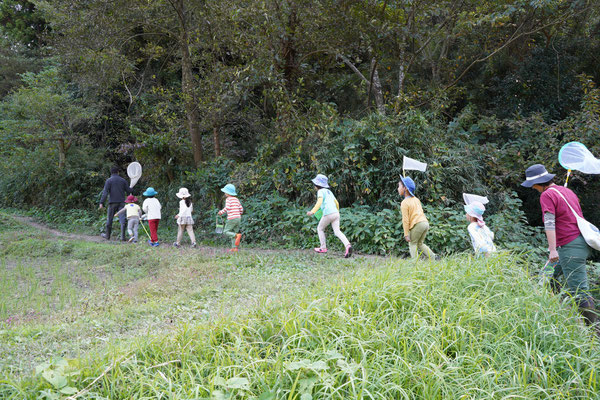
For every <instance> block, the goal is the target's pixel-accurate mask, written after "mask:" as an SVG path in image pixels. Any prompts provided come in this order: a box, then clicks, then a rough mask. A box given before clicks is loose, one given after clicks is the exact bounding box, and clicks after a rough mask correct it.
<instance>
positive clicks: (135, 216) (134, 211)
mask: <svg viewBox="0 0 600 400" xmlns="http://www.w3.org/2000/svg"><path fill="white" fill-rule="evenodd" d="M137 201H138V199H137V197H135V196H134V195H132V194H130V195H129V196H127V199H125V203H127V204H126V205H125V207H123V208H122V209H121V211H119V212H118V213H116V214H115V216H117V215H119V216H120V215H121V214H123V213H127V214H126V215H127V233H129V241H130V242H132V241H133V243H137V242H138V228H139V227H140V217H141V216H142V209H141V208H140V206H138V205H137V204H135V203H137Z"/></svg>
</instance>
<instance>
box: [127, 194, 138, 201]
mask: <svg viewBox="0 0 600 400" xmlns="http://www.w3.org/2000/svg"><path fill="white" fill-rule="evenodd" d="M137 201H138V198H137V197H135V196H134V195H132V194H130V195H129V196H127V198H126V199H125V203H137Z"/></svg>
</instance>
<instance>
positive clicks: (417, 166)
mask: <svg viewBox="0 0 600 400" xmlns="http://www.w3.org/2000/svg"><path fill="white" fill-rule="evenodd" d="M402 169H404V170H407V169H408V170H416V171H422V172H425V170H426V169H427V163H424V162H421V161H417V160H415V159H412V158H409V157H406V156H404V160H403V161H402Z"/></svg>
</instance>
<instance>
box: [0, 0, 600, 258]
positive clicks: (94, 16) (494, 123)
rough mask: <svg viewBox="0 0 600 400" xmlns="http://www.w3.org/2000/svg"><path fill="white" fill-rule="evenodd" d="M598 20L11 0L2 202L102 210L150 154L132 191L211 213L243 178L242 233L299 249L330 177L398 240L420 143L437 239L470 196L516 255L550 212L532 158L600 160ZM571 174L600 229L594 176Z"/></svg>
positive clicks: (335, 6)
mask: <svg viewBox="0 0 600 400" xmlns="http://www.w3.org/2000/svg"><path fill="white" fill-rule="evenodd" d="M417 4H419V6H417ZM598 11H599V5H598V3H597V2H593V1H583V0H582V1H573V2H562V1H557V0H548V1H525V0H520V1H511V2H507V1H483V2H482V1H463V2H460V3H459V4H457V3H456V2H453V1H435V2H424V3H423V2H421V3H417V2H413V1H397V2H387V1H374V2H363V1H357V0H348V1H344V2H341V3H339V2H332V1H329V0H320V1H307V0H285V1H278V0H268V1H261V2H258V1H245V0H244V1H239V0H226V1H222V2H200V1H196V0H172V1H154V2H149V3H148V2H146V3H144V2H129V1H124V0H120V1H114V2H110V3H106V2H105V1H99V0H92V1H74V2H63V1H58V0H44V1H42V0H35V1H17V0H11V1H9V2H5V3H3V5H2V6H1V7H0V22H1V24H2V25H1V26H0V44H2V46H1V51H0V57H2V60H5V61H6V62H2V63H1V66H0V96H1V98H0V115H1V117H0V133H1V136H0V153H1V155H2V159H1V161H0V165H1V167H2V170H3V171H5V173H3V174H2V176H0V203H1V204H2V205H4V206H11V207H21V208H27V207H31V206H35V207H42V208H44V207H53V208H55V209H71V210H72V209H78V208H79V209H87V210H91V209H92V207H95V203H96V202H97V199H98V194H99V191H100V190H101V188H102V182H103V180H104V179H105V177H107V175H108V169H109V167H110V165H112V164H118V165H120V166H122V167H124V166H125V165H126V164H127V163H128V162H130V161H132V160H138V161H140V162H141V163H142V164H143V166H144V176H143V178H142V180H141V181H140V183H139V184H138V185H139V187H138V190H140V189H142V186H143V185H148V186H149V185H151V186H154V187H155V188H157V189H158V191H159V192H160V195H159V198H160V200H161V201H162V202H163V203H164V204H165V205H166V208H165V210H166V215H168V216H171V215H172V214H174V213H175V212H176V202H177V199H176V198H175V197H174V196H173V195H174V193H175V192H176V191H177V189H178V187H179V186H181V185H185V186H187V187H188V188H189V189H190V190H191V192H192V194H193V195H194V201H195V202H196V208H195V210H196V213H197V214H198V218H197V219H198V220H199V221H201V224H202V226H208V225H210V224H212V223H214V221H213V219H214V214H213V212H214V210H215V209H216V208H217V207H219V206H220V205H221V203H222V198H221V193H220V192H219V187H221V186H222V185H223V184H224V183H226V182H229V181H231V182H233V183H235V184H236V185H237V186H238V188H239V191H240V193H241V198H242V201H243V202H244V203H245V204H247V208H248V210H249V213H248V215H247V216H248V218H247V221H246V223H245V230H246V231H247V233H248V239H250V240H259V239H260V240H264V239H268V240H272V241H276V242H280V243H282V244H288V245H306V244H308V243H312V242H313V241H314V235H313V234H312V230H313V228H314V227H312V225H311V224H309V221H310V219H308V218H307V217H305V216H303V210H306V209H307V208H308V207H309V206H310V205H311V203H312V202H313V201H314V191H313V188H312V187H311V185H310V178H312V177H313V176H314V175H315V174H316V173H324V174H327V175H328V176H329V177H330V179H331V182H332V183H333V190H334V192H335V193H336V195H337V196H338V198H339V199H340V202H341V204H342V206H343V207H344V211H343V223H344V226H346V230H347V232H348V234H349V235H350V236H351V237H352V238H353V240H355V241H357V242H360V243H361V244H360V246H361V247H362V250H365V251H369V252H377V253H387V252H390V251H393V250H392V249H394V248H397V245H398V244H399V243H398V241H399V240H400V238H401V235H399V230H398V229H399V228H398V226H397V225H398V202H399V200H400V199H399V198H398V195H397V192H396V185H397V181H398V177H399V175H400V174H401V173H402V168H401V160H402V157H403V155H409V156H411V157H413V158H417V159H419V160H422V161H425V162H428V163H429V168H428V170H427V172H425V173H420V172H416V173H414V174H411V175H412V176H413V177H414V178H415V180H416V182H417V185H418V196H419V197H420V198H421V199H422V200H423V202H424V204H426V205H427V210H428V216H429V218H430V219H431V220H432V221H434V224H432V225H434V228H433V229H432V232H431V239H430V240H431V241H432V242H433V243H434V247H435V248H437V249H438V251H440V252H451V251H460V250H462V249H464V248H465V247H466V246H467V244H466V241H465V239H464V238H463V235H461V234H458V233H457V231H456V228H457V227H459V226H460V227H461V229H464V227H463V226H462V225H463V224H462V217H461V216H460V215H461V209H462V206H461V194H462V192H471V193H477V194H482V195H488V196H489V197H490V199H491V203H490V205H489V211H488V215H489V216H490V220H491V221H493V224H492V225H495V226H493V228H495V229H496V230H497V233H498V238H499V240H500V242H501V243H502V244H503V245H504V246H509V247H511V246H515V245H518V246H520V247H529V246H530V245H531V244H535V243H536V240H537V239H536V238H535V237H534V236H535V235H533V232H536V230H532V229H531V228H529V227H527V225H528V224H531V225H539V224H540V212H539V205H538V204H537V195H535V194H534V193H533V192H532V191H526V190H522V189H521V188H520V187H519V183H520V181H521V180H522V178H523V171H524V169H525V168H526V167H527V166H528V165H530V164H533V163H536V162H542V163H545V164H546V165H547V167H548V168H549V169H551V170H552V171H553V172H556V173H558V176H559V180H561V179H563V178H564V176H565V171H564V170H562V169H561V168H560V167H559V166H558V164H557V160H556V155H557V153H558V149H559V148H560V146H561V145H562V144H564V143H566V142H567V141H570V140H579V141H581V142H583V143H585V144H586V145H587V146H588V147H589V148H590V149H591V150H592V152H594V153H595V154H600V140H599V136H598V131H599V129H600V91H599V90H598V89H597V88H596V82H598V81H599V80H600V75H599V74H600V73H599V70H598V68H597V64H598V60H597V58H595V57H596V56H595V54H598V50H600V39H599V38H600V35H598V32H599V31H600V18H599V14H598ZM571 182H572V183H571V187H573V188H574V189H575V190H576V192H577V194H578V195H579V196H580V197H581V199H582V204H583V207H584V212H585V214H586V216H588V218H589V219H591V220H592V221H595V222H598V221H599V220H600V211H598V209H597V207H595V205H596V204H598V203H599V202H600V198H599V197H598V196H600V181H599V179H598V178H597V177H593V176H583V175H580V174H576V175H575V177H574V178H573V179H572V181H571ZM448 215H452V216H453V217H452V218H450V220H452V221H455V222H453V223H452V225H451V226H452V227H451V228H450V227H447V226H446V224H447V223H448V219H447V216H448ZM511 229H512V230H514V231H515V232H518V233H519V234H517V235H514V236H512V237H511V238H510V239H509V236H508V235H506V239H503V237H504V236H505V233H504V232H508V231H510V230H511ZM265 232H268V233H267V234H265ZM299 232H302V233H303V235H300V234H299ZM304 233H306V235H304ZM309 233H310V234H309ZM290 235H291V236H290ZM290 237H291V239H290ZM457 237H458V238H460V239H457ZM537 244H539V243H537Z"/></svg>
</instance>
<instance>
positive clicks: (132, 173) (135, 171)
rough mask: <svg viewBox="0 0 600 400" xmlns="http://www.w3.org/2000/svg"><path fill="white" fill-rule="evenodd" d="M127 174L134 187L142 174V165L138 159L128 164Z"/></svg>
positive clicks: (130, 184) (131, 185)
mask: <svg viewBox="0 0 600 400" xmlns="http://www.w3.org/2000/svg"><path fill="white" fill-rule="evenodd" d="M127 175H128V176H129V178H130V179H131V181H130V183H129V186H130V187H134V186H135V184H136V183H137V182H138V180H139V179H140V177H141V176H142V165H141V164H140V163H139V162H137V161H134V162H132V163H131V164H129V165H128V166H127Z"/></svg>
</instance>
